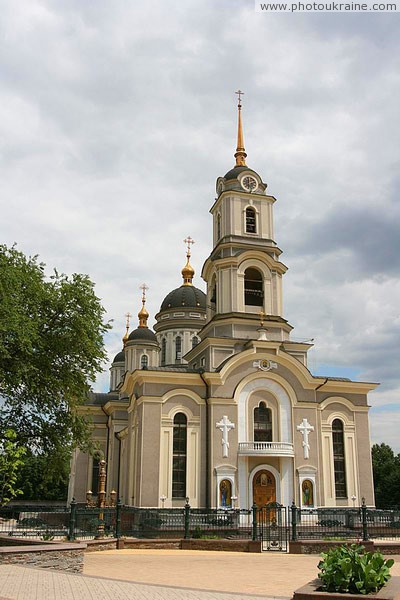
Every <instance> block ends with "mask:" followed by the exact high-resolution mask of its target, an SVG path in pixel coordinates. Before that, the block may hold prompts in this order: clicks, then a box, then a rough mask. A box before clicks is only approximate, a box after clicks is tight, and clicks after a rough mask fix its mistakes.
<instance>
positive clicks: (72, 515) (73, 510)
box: [68, 498, 76, 542]
mask: <svg viewBox="0 0 400 600" xmlns="http://www.w3.org/2000/svg"><path fill="white" fill-rule="evenodd" d="M75 524H76V500H75V498H72V500H71V504H70V513H69V523H68V540H69V541H70V542H72V541H73V540H74V539H75Z"/></svg>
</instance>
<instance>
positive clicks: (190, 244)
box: [183, 235, 196, 256]
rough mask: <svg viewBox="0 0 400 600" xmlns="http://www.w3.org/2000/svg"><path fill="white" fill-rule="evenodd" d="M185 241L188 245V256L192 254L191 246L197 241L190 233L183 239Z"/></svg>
mask: <svg viewBox="0 0 400 600" xmlns="http://www.w3.org/2000/svg"><path fill="white" fill-rule="evenodd" d="M183 243H184V244H186V245H187V256H190V246H192V245H193V244H195V243H196V242H195V241H194V240H193V239H192V238H191V237H190V235H188V236H187V238H186V239H184V240H183Z"/></svg>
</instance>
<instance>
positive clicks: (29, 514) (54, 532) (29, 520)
mask: <svg viewBox="0 0 400 600" xmlns="http://www.w3.org/2000/svg"><path fill="white" fill-rule="evenodd" d="M70 516H71V511H70V508H69V507H60V506H23V505H21V506H16V507H2V508H0V535H7V536H9V537H27V538H35V539H38V540H51V539H53V538H55V537H67V536H68V526H69V522H70Z"/></svg>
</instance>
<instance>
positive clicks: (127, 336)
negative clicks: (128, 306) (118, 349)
mask: <svg viewBox="0 0 400 600" xmlns="http://www.w3.org/2000/svg"><path fill="white" fill-rule="evenodd" d="M131 316H132V315H131V313H130V312H127V313H126V315H125V317H126V331H125V335H124V337H123V338H122V342H123V344H124V348H125V346H126V342H127V341H128V339H129V323H130V319H131Z"/></svg>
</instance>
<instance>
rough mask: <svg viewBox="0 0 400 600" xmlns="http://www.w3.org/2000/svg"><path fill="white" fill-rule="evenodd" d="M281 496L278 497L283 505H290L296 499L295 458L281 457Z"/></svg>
mask: <svg viewBox="0 0 400 600" xmlns="http://www.w3.org/2000/svg"><path fill="white" fill-rule="evenodd" d="M280 462H281V498H280V499H277V501H278V502H280V503H281V504H283V506H290V505H291V504H292V501H293V499H294V487H293V459H292V458H291V457H285V458H281V460H280Z"/></svg>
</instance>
